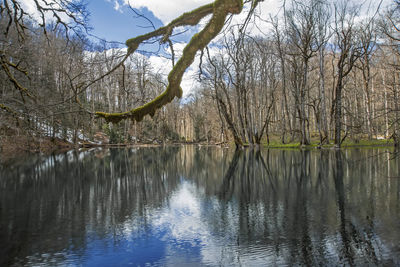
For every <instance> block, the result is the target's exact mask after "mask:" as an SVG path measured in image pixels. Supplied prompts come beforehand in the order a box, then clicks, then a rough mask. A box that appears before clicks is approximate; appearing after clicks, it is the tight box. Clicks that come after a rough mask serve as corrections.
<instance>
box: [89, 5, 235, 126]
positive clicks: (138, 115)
mask: <svg viewBox="0 0 400 267" xmlns="http://www.w3.org/2000/svg"><path fill="white" fill-rule="evenodd" d="M242 9H243V1H242V0H216V1H215V2H214V3H212V4H208V5H204V6H202V7H199V8H197V9H195V10H193V11H191V12H187V13H184V14H182V15H181V16H180V17H178V18H176V19H175V20H173V21H171V23H169V24H168V25H167V26H165V27H161V28H159V29H157V30H155V31H153V32H150V33H147V34H144V35H140V36H138V37H135V38H132V39H129V40H127V41H126V45H127V46H128V54H132V53H133V52H135V51H136V49H137V48H138V47H139V45H140V44H141V43H142V42H144V41H146V40H149V39H151V38H154V37H157V36H163V38H162V41H166V40H168V38H169V36H170V35H171V34H172V31H173V29H174V28H175V27H178V26H187V25H192V26H193V25H197V24H198V23H199V22H200V20H201V19H202V18H204V17H205V16H207V15H209V14H212V17H211V19H210V21H209V22H208V23H207V25H206V26H205V27H204V29H203V30H201V31H200V32H199V33H197V34H195V35H193V37H192V38H191V40H190V42H189V43H188V44H187V45H186V47H185V48H184V49H183V54H182V57H181V58H180V59H179V60H178V62H177V63H176V65H175V66H174V67H173V69H172V70H171V72H170V73H169V75H168V86H167V88H166V90H165V91H164V92H163V93H161V94H160V95H159V96H157V97H156V98H155V99H153V100H151V101H150V102H148V103H146V104H144V105H143V106H140V107H137V108H135V109H132V110H130V111H126V112H121V113H106V112H96V115H97V116H98V117H101V118H104V119H105V120H106V121H108V122H113V123H118V122H119V121H121V120H124V119H131V120H134V121H141V120H142V119H143V117H144V116H145V115H150V116H153V115H154V114H155V112H156V110H157V109H159V108H161V107H162V106H164V105H166V104H167V103H170V102H171V101H172V100H173V99H174V98H175V97H178V98H181V97H182V88H181V87H180V84H181V81H182V77H183V74H184V73H185V71H186V69H187V68H188V67H189V66H190V65H191V64H192V63H193V60H194V58H195V56H196V53H197V51H199V50H202V49H204V48H205V47H206V46H207V45H208V44H209V43H210V42H211V40H212V39H213V38H215V37H216V36H217V35H218V33H219V32H220V31H221V30H222V28H223V26H224V24H225V20H226V17H227V15H228V14H238V13H240V12H241V11H242Z"/></svg>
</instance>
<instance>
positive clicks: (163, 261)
mask: <svg viewBox="0 0 400 267" xmlns="http://www.w3.org/2000/svg"><path fill="white" fill-rule="evenodd" d="M387 150H388V151H387ZM399 161H400V160H399V158H398V157H394V158H393V154H392V153H391V151H390V149H365V150H359V149H353V150H345V151H343V152H340V151H283V150H271V151H267V150H266V151H261V152H260V151H252V150H247V151H241V152H234V151H231V150H223V149H218V148H201V149H198V148H196V147H168V148H150V149H112V150H95V151H91V152H84V153H76V152H69V153H68V154H63V155H57V156H52V157H48V158H31V159H30V160H28V161H25V162H24V163H20V164H13V165H8V166H5V165H0V175H1V176H0V215H1V216H0V266H3V265H42V266H55V265H84V266H126V265H134V266H138V265H140V266H145V265H162V266H164V265H170V266H177V265H210V266H215V265H245V266H257V265H266V264H267V265H343V264H347V265H359V266H363V265H366V264H367V265H381V264H384V265H398V264H400V261H399V256H400V244H399V241H398V240H400V220H399V219H400V218H399V214H400V212H399V211H400V205H399V204H400V202H399V197H400V183H399V179H397V178H396V177H398V176H399V169H400V164H399Z"/></svg>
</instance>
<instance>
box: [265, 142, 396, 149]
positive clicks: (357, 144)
mask: <svg viewBox="0 0 400 267" xmlns="http://www.w3.org/2000/svg"><path fill="white" fill-rule="evenodd" d="M393 144H394V142H393V140H360V141H358V142H353V141H351V140H345V141H344V142H343V143H342V148H351V147H375V146H392V145H393ZM334 145H335V144H334V143H333V141H330V143H329V144H327V145H323V146H322V148H331V147H334ZM318 146H319V142H318V141H315V140H313V141H312V142H311V144H310V145H308V146H304V148H317V147H318ZM264 147H266V148H280V149H293V148H301V146H300V143H299V142H294V143H288V144H282V143H281V142H280V141H279V140H271V141H270V143H269V145H268V144H267V143H264Z"/></svg>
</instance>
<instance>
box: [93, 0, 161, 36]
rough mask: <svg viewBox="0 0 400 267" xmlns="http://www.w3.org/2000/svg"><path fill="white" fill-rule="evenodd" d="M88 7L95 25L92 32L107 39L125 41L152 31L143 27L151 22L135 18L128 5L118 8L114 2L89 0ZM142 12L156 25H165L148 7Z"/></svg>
mask: <svg viewBox="0 0 400 267" xmlns="http://www.w3.org/2000/svg"><path fill="white" fill-rule="evenodd" d="M88 9H89V11H90V25H91V26H92V27H93V30H92V32H91V33H92V34H93V35H96V36H97V37H100V38H104V39H106V40H107V41H118V42H122V43H125V41H126V40H127V39H129V38H132V37H134V36H137V35H140V34H143V33H146V32H148V31H151V28H142V27H146V26H150V24H149V23H148V22H147V21H146V20H144V19H142V18H135V17H136V15H135V14H134V13H133V12H132V11H131V10H130V9H129V8H128V7H127V6H121V7H120V8H119V10H116V9H115V3H114V2H109V1H106V0H89V1H88ZM140 12H141V13H142V14H143V15H145V16H146V17H148V18H149V19H151V21H152V22H153V23H154V25H155V26H156V27H160V26H162V25H163V23H162V22H161V20H159V19H157V18H156V17H155V16H154V15H153V13H152V12H150V11H149V10H148V9H147V8H142V9H141V10H140Z"/></svg>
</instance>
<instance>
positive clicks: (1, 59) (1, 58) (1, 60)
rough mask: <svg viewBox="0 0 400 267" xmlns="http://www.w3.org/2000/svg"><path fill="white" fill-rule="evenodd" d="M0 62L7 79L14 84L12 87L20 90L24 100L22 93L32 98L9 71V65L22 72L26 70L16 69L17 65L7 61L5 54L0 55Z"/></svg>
mask: <svg viewBox="0 0 400 267" xmlns="http://www.w3.org/2000/svg"><path fill="white" fill-rule="evenodd" d="M0 64H1V67H2V68H3V69H4V71H5V73H6V75H7V76H8V79H9V80H10V82H12V84H14V87H15V88H16V89H17V90H18V91H19V92H20V94H21V97H22V100H23V101H24V102H25V98H24V95H26V96H28V97H30V98H32V99H34V98H35V97H34V96H33V95H32V94H31V93H30V92H29V91H28V89H27V88H25V87H24V86H23V85H22V84H20V83H19V82H18V80H17V79H16V78H15V77H14V75H13V74H12V73H11V70H10V68H9V66H11V67H13V68H16V69H17V70H18V71H21V72H23V73H24V74H27V72H26V71H23V70H20V69H18V66H16V65H14V64H12V63H10V62H9V61H7V59H6V57H5V55H1V56H0Z"/></svg>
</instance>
